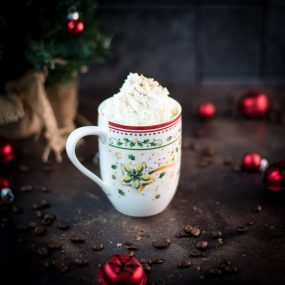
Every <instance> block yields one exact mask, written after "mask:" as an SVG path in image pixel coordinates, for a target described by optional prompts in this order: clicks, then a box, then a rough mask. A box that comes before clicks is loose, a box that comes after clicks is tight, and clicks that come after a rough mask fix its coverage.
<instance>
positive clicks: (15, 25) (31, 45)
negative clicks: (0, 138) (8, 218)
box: [0, 0, 110, 160]
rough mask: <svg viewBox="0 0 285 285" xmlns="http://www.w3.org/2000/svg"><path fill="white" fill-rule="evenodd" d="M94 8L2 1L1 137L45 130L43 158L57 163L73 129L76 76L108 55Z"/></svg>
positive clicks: (58, 1)
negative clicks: (49, 158) (52, 155)
mask: <svg viewBox="0 0 285 285" xmlns="http://www.w3.org/2000/svg"><path fill="white" fill-rule="evenodd" d="M95 8H96V3H95V1H93V0H81V1H76V0H41V1H40V0H23V1H17V4H15V2H14V1H5V3H2V7H1V9H0V34H1V37H0V74H1V76H0V90H1V93H3V94H2V95H1V96H0V134H2V135H3V134H4V135H8V136H10V137H16V138H22V137H27V136H30V135H33V134H39V133H40V132H41V131H42V130H43V129H44V130H45V137H46V139H47V142H48V144H47V147H46V149H45V152H44V159H47V158H48V156H49V152H50V150H53V151H54V152H55V154H56V157H57V159H58V160H60V152H61V151H62V149H63V148H64V145H65V140H66V135H67V134H68V133H69V132H70V131H71V130H72V129H73V128H74V124H73V120H74V118H75V114H76V110H77V92H76V91H77V77H78V73H79V72H83V71H86V70H87V66H88V65H89V64H92V63H94V62H96V61H97V62H98V61H102V59H103V58H104V57H105V56H106V54H107V52H108V48H109V43H110V41H109V39H108V38H107V37H104V36H103V35H102V34H101V33H100V31H99V29H98V24H97V23H96V21H95V19H96V18H95V13H94V10H95ZM27 115H29V116H27ZM29 120H30V121H29Z"/></svg>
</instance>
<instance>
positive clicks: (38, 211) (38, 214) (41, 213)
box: [36, 210, 44, 219]
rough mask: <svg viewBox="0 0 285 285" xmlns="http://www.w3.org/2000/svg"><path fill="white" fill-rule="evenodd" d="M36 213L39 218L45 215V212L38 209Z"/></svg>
mask: <svg viewBox="0 0 285 285" xmlns="http://www.w3.org/2000/svg"><path fill="white" fill-rule="evenodd" d="M36 215H37V217H38V218H40V219H41V218H42V217H43V216H44V212H43V211H42V210H37V211H36Z"/></svg>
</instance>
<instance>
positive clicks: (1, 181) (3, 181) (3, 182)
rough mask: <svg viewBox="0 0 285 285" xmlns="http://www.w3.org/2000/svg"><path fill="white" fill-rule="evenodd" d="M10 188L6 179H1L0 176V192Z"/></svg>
mask: <svg viewBox="0 0 285 285" xmlns="http://www.w3.org/2000/svg"><path fill="white" fill-rule="evenodd" d="M9 187H10V183H9V181H8V180H7V179H6V178H3V177H1V176H0V190H1V189H3V188H9Z"/></svg>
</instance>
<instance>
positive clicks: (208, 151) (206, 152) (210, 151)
mask: <svg viewBox="0 0 285 285" xmlns="http://www.w3.org/2000/svg"><path fill="white" fill-rule="evenodd" d="M202 155H203V156H206V157H213V156H214V155H215V152H214V150H213V149H211V148H205V149H204V151H203V153H202Z"/></svg>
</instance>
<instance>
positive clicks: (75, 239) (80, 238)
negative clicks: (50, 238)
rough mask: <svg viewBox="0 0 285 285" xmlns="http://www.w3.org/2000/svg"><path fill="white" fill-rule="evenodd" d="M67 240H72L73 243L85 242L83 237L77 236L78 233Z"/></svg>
mask: <svg viewBox="0 0 285 285" xmlns="http://www.w3.org/2000/svg"><path fill="white" fill-rule="evenodd" d="M69 240H70V241H71V242H72V243H75V244H82V243H85V239H84V238H83V237H81V236H78V235H73V236H71V237H70V238H69Z"/></svg>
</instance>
